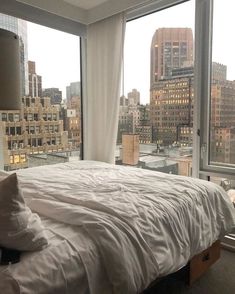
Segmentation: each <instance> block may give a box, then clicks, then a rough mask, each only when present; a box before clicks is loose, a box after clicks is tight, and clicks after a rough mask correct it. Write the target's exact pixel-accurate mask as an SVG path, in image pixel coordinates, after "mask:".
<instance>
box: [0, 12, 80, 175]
mask: <svg viewBox="0 0 235 294" xmlns="http://www.w3.org/2000/svg"><path fill="white" fill-rule="evenodd" d="M12 23H14V26H12V25H11V24H12ZM0 28H2V29H5V30H8V31H12V32H13V33H15V34H17V35H18V36H19V45H20V46H19V47H20V49H19V50H20V52H19V53H20V54H19V55H20V71H21V81H20V86H21V101H22V109H21V110H10V109H9V110H7V111H6V110H1V109H0V134H1V137H2V138H3V140H0V141H1V142H0V158H3V160H1V162H0V169H5V170H15V169H19V168H27V167H32V166H34V165H37V166H38V165H40V164H45V160H43V161H42V160H41V158H42V154H43V156H44V159H45V158H46V160H47V164H52V163H57V161H58V162H61V161H62V159H61V158H62V157H61V156H57V155H63V156H65V157H66V160H68V161H69V160H70V157H71V156H76V157H78V158H79V155H80V144H81V128H80V126H81V123H80V119H81V107H80V103H81V91H80V86H81V84H80V48H79V47H80V46H79V42H80V38H79V37H77V36H74V35H70V34H67V33H64V32H60V31H56V30H53V29H50V28H47V27H44V26H40V25H36V24H33V23H30V22H26V21H24V20H20V19H17V18H14V17H12V16H8V15H4V14H0ZM0 46H1V44H0ZM71 113H72V115H71ZM71 121H72V122H73V123H72V127H71V123H70V122H71ZM74 130H75V131H74ZM48 153H50V156H49V155H48ZM32 154H33V155H34V156H33V157H32V156H31V155H32ZM45 155H47V156H45ZM37 157H38V158H37ZM52 157H53V158H52ZM63 161H64V159H63Z"/></svg>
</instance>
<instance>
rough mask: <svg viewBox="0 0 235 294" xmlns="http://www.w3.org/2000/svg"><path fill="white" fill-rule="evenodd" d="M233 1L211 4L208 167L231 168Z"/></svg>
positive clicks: (234, 159) (234, 132) (234, 155)
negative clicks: (211, 33)
mask: <svg viewBox="0 0 235 294" xmlns="http://www.w3.org/2000/svg"><path fill="white" fill-rule="evenodd" d="M234 9H235V5H234V1H231V0H224V1H220V0H214V16H213V47H212V48H213V49H212V60H213V63H212V78H211V101H210V106H211V110H210V157H209V163H210V164H211V165H222V166H224V165H229V166H234V165H235V81H234V80H235V65H234V63H233V59H234V51H235V43H234V40H233V38H231V36H232V35H233V32H234V29H233V28H234V26H235V19H234V15H233V11H234Z"/></svg>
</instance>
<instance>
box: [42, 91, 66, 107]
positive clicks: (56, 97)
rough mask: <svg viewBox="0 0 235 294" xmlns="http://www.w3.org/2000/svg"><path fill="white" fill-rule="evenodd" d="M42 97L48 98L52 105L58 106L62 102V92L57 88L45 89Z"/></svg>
mask: <svg viewBox="0 0 235 294" xmlns="http://www.w3.org/2000/svg"><path fill="white" fill-rule="evenodd" d="M42 95H43V97H50V98H51V104H52V105H56V104H57V105H60V104H61V101H62V91H60V90H59V88H47V89H44V90H43V92H42Z"/></svg>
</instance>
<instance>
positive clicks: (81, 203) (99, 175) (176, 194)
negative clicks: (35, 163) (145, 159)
mask: <svg viewBox="0 0 235 294" xmlns="http://www.w3.org/2000/svg"><path fill="white" fill-rule="evenodd" d="M17 178H18V182H19V185H20V188H21V189H22V191H23V195H24V200H25V202H26V205H27V207H29V208H30V209H31V211H32V212H33V213H36V214H38V216H39V217H40V220H41V223H42V225H43V230H44V233H45V235H46V236H47V240H48V245H47V246H45V247H44V248H43V249H42V250H37V251H33V252H26V251H25V252H23V253H22V254H21V260H20V262H19V263H16V264H10V265H6V266H0V293H4V294H13V293H14V294H18V293H22V294H33V293H35V294H46V293H48V294H53V293H56V294H60V293H61V294H65V293H68V294H75V293H79V294H83V293H91V294H99V293H102V294H105V293H109V294H110V293H125V294H127V293H130V294H132V293H141V292H142V291H143V290H144V289H146V288H147V287H148V285H150V284H151V283H152V282H153V281H154V280H156V279H158V278H161V277H164V276H166V275H168V274H171V273H174V272H176V271H178V270H179V269H181V268H183V267H184V266H185V265H186V264H187V263H188V261H189V260H191V259H192V258H193V257H194V256H196V255H198V254H200V253H201V252H203V251H204V250H206V249H207V248H209V247H210V246H211V245H212V244H214V243H215V242H216V241H217V240H219V239H220V238H222V237H223V236H224V235H225V234H226V232H228V231H230V230H231V229H232V228H234V227H235V216H234V208H233V205H232V203H231V200H230V199H229V197H228V196H227V194H226V193H225V192H224V191H223V190H222V188H221V187H219V186H217V185H215V184H213V183H211V182H206V181H202V180H199V179H193V178H188V177H182V176H175V175H166V174H164V173H160V172H155V171H149V170H145V169H136V168H132V167H125V166H117V165H111V164H107V163H102V162H95V161H72V162H68V163H62V164H56V165H49V166H42V167H35V168H30V169H24V170H19V171H17ZM0 245H1V244H0Z"/></svg>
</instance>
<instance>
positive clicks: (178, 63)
mask: <svg viewBox="0 0 235 294" xmlns="http://www.w3.org/2000/svg"><path fill="white" fill-rule="evenodd" d="M150 65H151V67H150V71H151V73H150V87H151V88H152V87H153V86H154V83H155V82H157V81H159V80H162V79H164V78H166V77H168V78H169V77H170V76H171V72H172V69H174V68H182V67H189V66H192V65H193V34H192V29H190V28H160V29H157V30H156V32H155V33H154V35H153V38H152V44H151V62H150Z"/></svg>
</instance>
